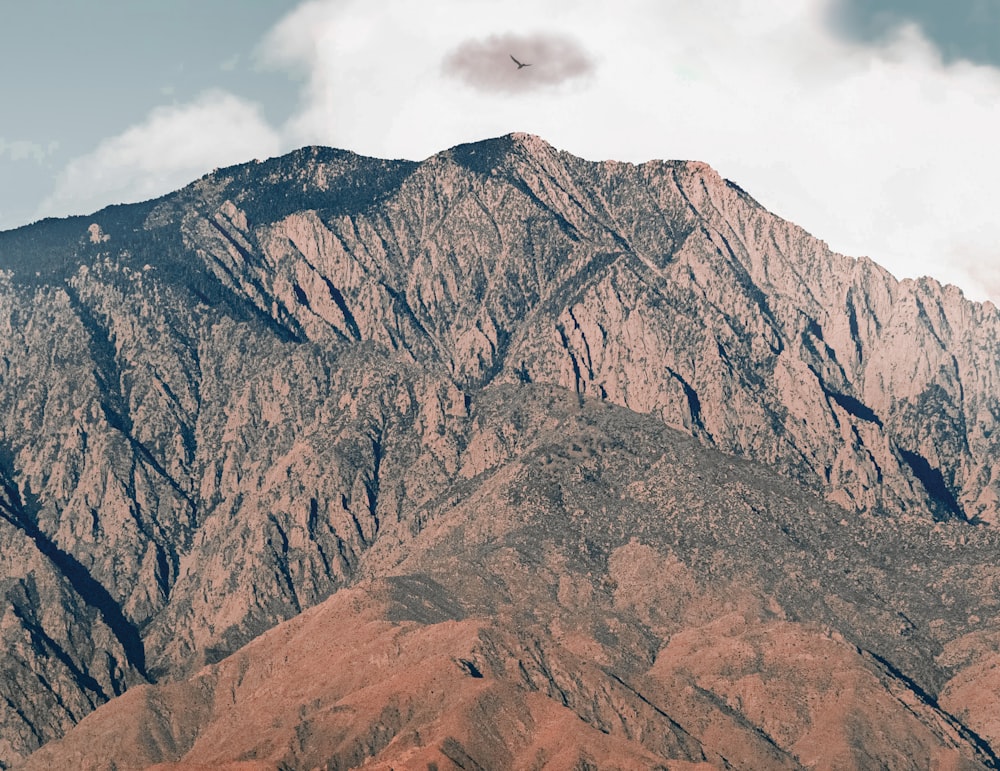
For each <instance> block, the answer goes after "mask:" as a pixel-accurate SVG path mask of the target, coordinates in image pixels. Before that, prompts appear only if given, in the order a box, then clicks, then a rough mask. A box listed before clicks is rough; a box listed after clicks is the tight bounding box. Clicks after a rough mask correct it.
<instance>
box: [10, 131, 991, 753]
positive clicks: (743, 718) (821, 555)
mask: <svg viewBox="0 0 1000 771" xmlns="http://www.w3.org/2000/svg"><path fill="white" fill-rule="evenodd" d="M0 269H2V270H3V278H2V285H0V330H2V334H0V357H2V358H0V481H2V488H0V543H2V550H0V555H2V556H0V560H2V567H0V586H2V587H3V590H4V593H5V595H6V597H7V600H8V601H7V604H6V607H5V609H4V616H3V619H2V621H0V634H2V636H3V643H4V646H5V650H6V651H7V655H6V656H5V657H4V658H3V661H2V667H3V677H2V678H0V689H2V695H3V700H2V701H0V714H2V715H3V719H2V723H0V725H2V733H0V762H2V763H3V764H4V765H12V764H17V763H19V762H20V761H22V760H23V759H25V758H26V757H27V756H28V755H29V754H30V753H31V752H32V751H34V750H36V749H37V748H39V747H40V746H42V745H43V744H45V743H46V742H50V741H51V740H53V739H56V738H58V737H59V736H61V735H62V734H63V733H65V732H66V731H67V730H69V729H70V728H72V726H74V725H75V724H77V723H79V722H80V721H81V720H83V718H84V717H86V716H87V715H88V714H89V713H90V712H92V711H93V710H94V709H95V708H97V707H98V706H100V705H101V704H103V703H104V702H107V701H109V700H112V701H111V703H110V704H108V706H106V707H104V708H102V709H99V710H98V711H97V712H96V713H95V714H93V715H92V716H91V717H90V718H88V719H87V720H85V721H84V722H83V723H82V724H81V725H80V726H79V727H78V728H76V729H75V730H73V731H71V732H70V734H69V735H68V736H67V738H66V739H65V740H64V741H63V742H61V743H56V744H49V746H47V747H46V748H45V749H43V750H42V751H40V752H39V753H38V754H37V755H35V757H34V758H33V759H32V760H31V761H30V762H31V763H34V764H35V765H36V766H37V767H51V766H53V765H69V766H80V767H84V766H86V765H88V763H89V764H93V765H94V766H95V767H107V766H108V765H109V764H110V763H111V762H114V763H115V764H116V766H117V767H119V768H121V767H128V766H130V765H132V766H142V765H148V764H150V763H159V762H164V763H173V762H181V761H183V762H185V763H188V764H197V763H210V764H217V763H219V762H222V761H232V762H237V761H239V762H243V761H246V762H248V763H249V762H250V761H253V762H254V763H257V764H258V765H259V766H261V767H275V766H278V765H279V764H282V763H283V764H285V766H284V767H294V768H298V767H313V766H322V765H324V764H328V765H329V767H349V766H351V765H357V764H359V763H362V762H365V761H371V762H374V763H382V764H383V765H391V764H393V763H395V764H396V765H397V766H398V765H400V764H404V765H405V764H410V765H413V764H418V763H420V764H424V765H427V764H437V765H438V767H449V765H448V764H453V765H458V766H461V767H467V768H472V767H476V766H475V765H471V764H478V765H479V766H482V767H487V768H488V767H506V766H509V765H511V764H515V765H520V766H525V767H527V766H532V765H538V764H542V763H544V762H549V763H551V764H552V765H554V766H555V767H571V766H573V765H574V764H576V765H580V766H581V767H585V766H586V764H588V763H589V764H591V765H592V766H596V767H606V766H607V765H609V764H610V763H612V762H615V763H618V764H619V765H622V766H624V767H632V766H637V765H638V766H642V765H648V766H649V767H654V766H655V765H657V764H664V765H668V766H669V767H677V768H683V767H685V766H684V765H683V764H684V763H688V764H695V763H708V764H709V765H711V766H717V767H724V766H725V764H726V763H728V764H730V765H731V766H735V767H746V768H755V767H761V765H762V764H764V765H772V764H773V765H774V766H776V767H780V766H781V764H784V765H786V766H788V767H795V766H796V765H803V766H810V767H811V766H818V767H845V766H857V767H868V766H870V765H873V764H879V763H881V764H886V765H889V766H891V767H903V766H904V762H903V761H904V759H905V760H906V762H909V763H911V764H912V767H916V768H921V767H924V768H930V767H955V768H959V767H966V766H967V767H982V766H986V767H994V766H996V764H997V761H996V758H995V756H994V754H993V753H994V750H996V749H997V747H998V745H1000V725H998V724H997V721H996V719H995V717H994V714H995V713H996V712H997V704H996V701H997V699H996V697H995V696H994V694H995V693H996V692H997V690H996V689H995V688H993V687H992V686H991V685H990V683H992V682H994V681H995V680H996V678H995V675H994V674H993V673H994V672H995V666H996V665H997V663H1000V661H998V656H1000V653H998V651H1000V624H998V617H997V612H996V611H997V607H996V602H997V601H996V596H997V591H996V581H997V568H995V567H994V565H995V564H996V563H997V556H998V552H997V538H996V536H995V535H994V533H995V529H994V528H993V527H992V525H993V524H995V523H996V522H997V519H998V517H1000V464H998V462H997V458H998V457H1000V434H998V433H996V429H997V421H998V417H1000V396H998V394H1000V342H998V340H1000V338H998V332H1000V313H998V311H997V309H996V308H995V307H994V306H992V305H991V304H989V303H986V304H977V303H971V302H968V301H966V300H965V299H964V298H963V297H962V296H961V293H960V292H959V291H958V290H957V289H955V288H953V287H946V288H942V287H941V286H940V285H938V284H937V283H935V282H933V281H931V280H921V281H918V282H914V281H903V282H897V281H896V280H894V279H893V278H892V277H891V276H890V275H889V274H887V273H886V272H885V271H883V270H882V269H880V268H878V267H877V266H876V265H874V264H873V263H871V262H870V261H868V260H865V259H861V260H854V259H851V258H847V257H843V256H840V255H836V254H833V253H831V252H830V251H829V250H828V249H827V248H826V246H825V245H824V244H823V243H822V242H820V241H817V240H815V239H813V238H812V237H810V236H809V235H807V234H806V233H804V232H803V231H802V230H800V229H799V228H796V227H795V226H794V225H791V224H789V223H787V222H785V221H783V220H781V219H779V218H777V217H775V216H774V215H772V214H770V213H769V212H767V211H766V210H764V209H763V208H761V207H760V206H759V205H757V204H756V203H755V202H754V201H753V200H752V199H751V198H750V197H749V196H748V195H747V194H746V193H745V192H743V191H742V190H741V189H739V188H738V187H736V186H735V185H733V184H732V183H730V182H727V181H725V180H722V179H720V178H719V177H718V175H716V174H715V173H714V172H713V171H712V170H711V169H710V168H708V167H706V166H704V165H702V164H697V163H683V162H673V163H665V162H651V163H648V164H643V165H641V166H632V165H629V164H620V163H614V162H605V163H590V162H587V161H583V160H581V159H579V158H575V157H573V156H570V155H567V154H565V153H560V152H558V151H556V150H554V149H552V148H551V147H549V146H548V145H546V144H545V143H544V142H542V141H541V140H539V139H537V138H535V137H531V136H526V135H511V136H508V137H502V138H499V139H495V140H489V141H486V142H482V143H477V144H473V145H465V146H461V147H457V148H453V149H452V150H450V151H446V152H444V153H441V154H439V155H437V156H434V157H433V158H430V159H428V160H427V161H425V162H423V163H421V164H415V163H411V162H406V161H380V160H374V159H367V158H361V157H358V156H355V155H352V154H350V153H345V152H341V151H335V150H328V149H322V148H307V149H304V150H301V151H298V152H297V153H294V154H292V155H290V156H285V157H284V158H279V159H274V160H271V161H265V162H263V163H252V164H247V165H245V166H239V167H234V168H231V169H223V170H219V171H216V172H214V173H213V174H211V175H209V176H207V177H205V178H203V179H202V180H199V181H198V182H196V183H194V184H193V185H191V186H190V187H188V188H185V189H184V190H181V191H179V192H177V193H175V194H172V195H170V196H167V197H165V198H163V199H159V200H157V201H151V202H148V203H145V204H138V205H134V206H122V207H112V208H110V209H106V210H104V211H102V212H99V213H97V214H95V215H92V216H90V217H80V218H71V219H68V220H59V221H45V222H41V223H37V224H36V225H33V226H30V227H28V228H23V229H20V230H17V231H11V232H8V233H2V234H0ZM615 405H617V406H615ZM678 430H679V431H680V432H682V433H678ZM683 434H686V435H687V436H688V438H686V437H685V436H684V435H683ZM690 437H693V439H691V438H690ZM719 451H721V452H719ZM741 459H742V460H741ZM338 590H340V591H338ZM331 595H333V596H332V597H331ZM327 598H329V599H327ZM309 608H313V609H312V610H307V609H309ZM303 611H306V612H305V613H303ZM293 617H297V618H294V619H293V620H291V621H288V622H286V623H285V624H284V625H281V626H278V625H279V624H280V623H281V622H283V621H285V620H286V619H292V618H293ZM269 630H270V631H269ZM251 641H253V642H251ZM248 643H249V645H247V644H248ZM244 646H245V647H244ZM415 662H422V664H423V665H422V666H420V667H417V666H415ZM435 678H437V680H435ZM149 683H161V685H155V686H151V685H149ZM434 683H440V686H439V687H435V686H434ZM244 684H245V685H244ZM431 690H433V692H434V693H440V696H439V697H436V698H429V697H428V693H429V692H430V691H431ZM126 691H127V693H126ZM121 694H125V695H124V696H121ZM115 697H119V698H115ZM255 721H260V724H259V725H260V728H259V729H258V730H254V731H252V732H247V731H243V730H235V728H234V726H241V725H242V726H245V725H248V724H255ZM269 726H270V728H268V727H269ZM272 729H273V730H272ZM817 747H819V748H822V752H817V751H816V750H815V748H817ZM741 748H743V749H741ZM741 752H743V753H745V754H743V755H740V754H739V753H741ZM53 753H66V754H64V755H59V754H53ZM213 753H214V754H213ZM220 753H221V754H220ZM60 758H62V759H60ZM66 758H73V760H66ZM671 763H674V765H670V764H671ZM678 764H679V765H678ZM248 767H249V766H248ZM689 767H690V766H689Z"/></svg>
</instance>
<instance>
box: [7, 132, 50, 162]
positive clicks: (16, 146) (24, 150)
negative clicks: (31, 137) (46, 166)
mask: <svg viewBox="0 0 1000 771" xmlns="http://www.w3.org/2000/svg"><path fill="white" fill-rule="evenodd" d="M58 147H59V143H58V142H49V144H48V145H42V144H39V143H38V142H31V141H28V140H26V139H15V140H12V141H8V140H6V139H4V138H3V137H0V158H7V159H8V160H11V161H25V160H31V161H34V162H35V163H42V162H43V161H44V160H45V159H46V158H47V157H48V156H50V155H51V154H52V153H54V152H55V151H56V150H57V149H58Z"/></svg>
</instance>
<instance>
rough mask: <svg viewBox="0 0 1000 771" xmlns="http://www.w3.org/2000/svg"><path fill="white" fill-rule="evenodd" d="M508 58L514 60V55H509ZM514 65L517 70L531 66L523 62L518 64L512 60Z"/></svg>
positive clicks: (515, 60)
mask: <svg viewBox="0 0 1000 771" xmlns="http://www.w3.org/2000/svg"><path fill="white" fill-rule="evenodd" d="M510 58H511V59H514V54H511V55H510ZM514 64H516V65H517V68H518V69H519V70H520V69H523V68H524V67H530V66H531V65H530V64H524V63H523V62H519V61H518V60H517V59H514Z"/></svg>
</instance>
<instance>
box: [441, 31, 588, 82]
mask: <svg viewBox="0 0 1000 771" xmlns="http://www.w3.org/2000/svg"><path fill="white" fill-rule="evenodd" d="M511 57H514V59H517V60H518V61H520V62H522V63H526V64H527V65H528V66H526V67H523V68H518V66H517V65H516V64H515V62H514V61H513V60H512V59H511ZM442 67H443V70H444V72H445V73H446V74H448V75H451V76H453V77H456V78H458V79H459V80H462V81H464V82H465V83H467V84H468V85H470V86H472V87H473V88H475V89H477V90H480V91H486V92H490V91H493V92H498V93H505V92H506V93H518V92H521V93H523V92H526V91H533V90H536V89H539V88H546V87H551V86H558V85H559V84H561V83H565V82H567V81H570V80H574V79H576V78H581V77H583V76H585V75H589V74H591V73H592V72H593V71H594V62H593V60H592V59H591V58H590V56H589V55H588V54H587V52H586V51H585V50H584V49H583V48H582V47H581V46H580V45H579V43H577V42H576V41H575V40H573V39H572V38H569V37H566V36H564V35H558V34H551V33H550V34H545V33H536V34H533V35H515V34H506V35H490V36H489V37H487V38H484V39H477V40H466V41H464V42H462V43H461V44H460V45H459V46H458V47H457V48H454V49H453V50H452V51H451V52H450V53H449V54H448V55H447V56H445V59H444V62H443V63H442Z"/></svg>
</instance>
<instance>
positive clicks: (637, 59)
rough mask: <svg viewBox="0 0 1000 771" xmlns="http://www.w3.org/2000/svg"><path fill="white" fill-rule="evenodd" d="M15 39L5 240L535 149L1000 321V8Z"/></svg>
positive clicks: (619, 16)
mask: <svg viewBox="0 0 1000 771" xmlns="http://www.w3.org/2000/svg"><path fill="white" fill-rule="evenodd" d="M942 9H945V10H942ZM4 16H5V18H4V23H3V24H2V25H0V67H2V72H3V73H4V75H3V77H2V78H0V104H3V105H4V108H3V111H2V112H0V228H10V227H16V226H19V225H22V224H25V223H27V222H30V221H33V220H35V219H38V218H40V217H42V216H64V215H67V214H74V213H87V212H90V211H94V210H96V209H98V208H100V207H101V206H104V205H106V204H109V203H117V202H122V201H134V200H141V199H144V198H149V197H152V196H155V195H159V194H162V193H164V192H167V191H169V190H172V189H175V188H177V187H179V186H181V185H183V184H185V183H187V182H189V181H191V180H192V179H195V178H197V177H198V176H200V175H202V174H204V173H206V172H208V171H210V170H211V169H212V168H214V167H216V166H221V165H227V164H231V163H238V162H241V161H245V160H250V159H251V158H255V157H267V156H270V155H275V154H279V153H282V152H285V151H288V150H291V149H293V148H295V147H297V146H300V145H302V144H311V143H319V144H329V145H334V146H338V147H345V148H348V149H351V150H355V151H357V152H361V153H366V154H371V155H380V156H387V157H407V158H413V159H421V158H424V157H427V156H428V155H431V154H433V153H434V152H436V151H438V150H441V149H444V148H446V147H448V146H451V145H453V144H456V143H458V142H464V141H471V140H475V139H481V138H486V137H489V136H495V135H498V134H503V133H506V132H509V131H529V132H532V133H536V134H539V135H540V136H542V137H543V138H545V139H546V140H548V141H549V142H551V143H552V144H554V145H556V146H557V147H560V148H562V149H566V150H569V151H571V152H574V153H576V154H578V155H582V156H583V157H586V158H591V159H595V160H597V159H603V158H616V159H619V160H627V161H635V162H640V161H643V160H648V159H651V158H667V159H671V158H692V159H698V160H703V161H706V162H708V163H709V164H711V165H712V166H714V167H715V168H717V169H718V170H719V171H720V172H721V173H722V174H724V175H725V176H727V177H729V178H731V179H734V180H735V181H737V182H738V183H739V184H740V185H741V186H743V187H744V188H746V189H747V190H748V191H749V192H751V194H753V195H754V196H755V197H756V198H757V199H758V200H760V201H761V202H762V203H764V204H765V205H766V206H768V208H770V209H771V210H773V211H775V212H777V213H778V214H780V215H782V216H784V217H787V218H788V219H791V220H793V221H795V222H797V223H799V224H801V225H803V226H804V227H806V228H807V229H808V230H810V231H811V232H812V233H814V234H815V235H817V236H819V237H820V238H823V239H824V240H826V241H828V242H829V243H830V245H831V246H832V247H833V248H834V249H836V250H838V251H841V252H844V253H846V254H851V255H855V256H860V255H868V256H871V257H872V258H873V259H875V260H876V261H878V262H880V263H882V264H884V265H886V266H887V267H888V268H889V269H890V270H892V271H893V272H894V273H895V274H896V275H897V276H900V277H907V276H910V277H915V276H919V275H923V274H930V275H933V276H935V277H937V278H940V279H942V280H946V281H950V282H953V283H957V284H959V285H960V286H961V287H962V288H963V289H964V290H965V291H966V293H967V294H969V295H970V296H972V297H973V298H975V299H985V298H988V297H989V298H992V299H994V300H995V301H996V300H1000V217H997V216H996V213H995V212H996V209H997V203H998V197H1000V193H998V192H997V190H996V184H995V180H996V179H998V178H1000V153H997V152H996V150H995V146H996V137H997V136H1000V0H954V2H951V3H948V4H944V3H940V2H938V1H937V0H905V2H904V0H796V1H795V2H788V0H699V1H698V2H695V0H620V2H618V3H616V4H614V7H613V9H612V6H611V4H609V3H606V2H603V0H601V1H598V0H573V1H572V2H570V1H569V0H502V1H501V0H428V1H427V2H423V3H416V2H413V1H412V0H310V1H309V2H298V1H297V0H198V1H197V2H196V1H195V0H89V2H84V1H83V0H34V2H32V3H19V4H9V5H8V7H7V8H5V9H4ZM511 53H513V54H515V55H517V56H518V58H520V59H522V60H528V61H532V60H533V67H532V68H529V69H526V70H523V71H521V72H518V71H517V70H516V68H515V67H514V65H513V63H512V62H511V61H510V60H509V58H508V56H509V54H511Z"/></svg>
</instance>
